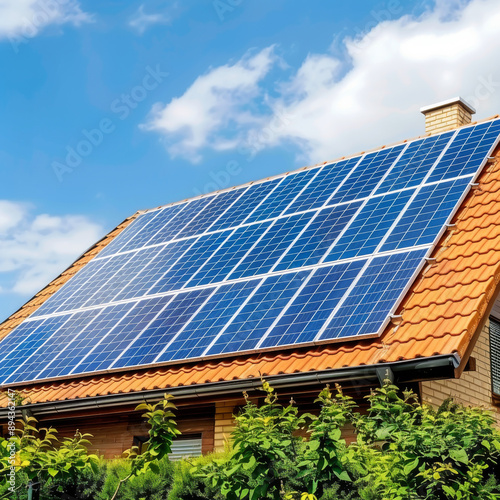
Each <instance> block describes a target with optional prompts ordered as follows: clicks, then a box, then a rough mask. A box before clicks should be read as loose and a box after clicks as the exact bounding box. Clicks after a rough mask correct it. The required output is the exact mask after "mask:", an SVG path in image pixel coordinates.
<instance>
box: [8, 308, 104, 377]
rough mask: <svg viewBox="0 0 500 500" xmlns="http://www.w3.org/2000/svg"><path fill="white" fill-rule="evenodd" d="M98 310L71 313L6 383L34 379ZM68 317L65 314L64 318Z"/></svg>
mask: <svg viewBox="0 0 500 500" xmlns="http://www.w3.org/2000/svg"><path fill="white" fill-rule="evenodd" d="M99 312H100V311H99V310H98V309H91V310H90V311H82V312H77V313H75V314H73V315H72V316H71V317H70V318H69V320H68V321H66V323H64V324H63V325H62V326H61V327H60V328H59V330H58V331H57V335H53V336H52V337H51V338H50V339H48V340H47V341H46V342H45V343H44V344H43V345H41V346H40V347H39V348H38V350H37V351H36V352H34V353H33V354H32V355H31V356H30V358H29V360H28V363H25V364H24V365H21V366H20V367H19V369H18V370H17V371H16V372H14V374H13V375H11V377H10V378H9V380H8V381H6V382H7V383H14V382H17V381H21V380H35V379H36V378H37V376H38V375H39V374H40V372H42V371H43V370H44V369H45V368H46V367H47V365H50V364H51V363H52V361H53V360H54V359H55V358H57V357H58V356H59V355H60V354H61V352H62V351H64V349H66V347H67V346H68V345H69V344H70V343H71V341H72V340H73V339H74V338H75V336H76V335H78V334H79V333H80V332H81V330H82V329H83V328H85V327H86V326H87V323H89V322H90V321H92V319H93V318H94V317H95V316H97V314H98V313H99ZM67 318H68V317H67V316H66V317H65V319H67Z"/></svg>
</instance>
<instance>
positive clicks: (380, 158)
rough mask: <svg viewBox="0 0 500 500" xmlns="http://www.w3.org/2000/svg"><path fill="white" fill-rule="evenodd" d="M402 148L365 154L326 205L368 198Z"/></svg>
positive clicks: (396, 147)
mask: <svg viewBox="0 0 500 500" xmlns="http://www.w3.org/2000/svg"><path fill="white" fill-rule="evenodd" d="M403 148H404V145H402V144H401V145H400V146H395V147H393V148H388V149H381V150H380V151H376V152H375V153H370V154H367V155H366V156H365V157H364V158H363V159H362V160H361V163H360V164H359V165H358V166H357V167H356V168H355V170H354V172H353V174H352V175H351V176H350V177H349V178H348V179H347V181H346V182H345V183H344V184H343V185H342V187H341V188H340V189H339V190H338V191H337V193H336V194H334V195H333V196H332V198H331V199H330V200H328V202H327V204H328V205H334V204H336V203H342V202H345V201H350V200H354V199H357V198H364V197H366V196H369V195H370V194H371V192H372V191H373V190H374V189H375V187H376V186H377V184H378V183H379V182H380V180H381V179H382V177H383V176H384V174H385V173H386V172H387V171H388V170H389V168H390V166H391V165H392V164H393V163H394V161H395V160H396V158H397V157H398V156H399V154H400V153H401V151H402V150H403Z"/></svg>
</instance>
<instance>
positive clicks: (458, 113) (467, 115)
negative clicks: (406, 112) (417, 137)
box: [420, 97, 476, 134]
mask: <svg viewBox="0 0 500 500" xmlns="http://www.w3.org/2000/svg"><path fill="white" fill-rule="evenodd" d="M420 112H421V113H422V114H423V115H424V116H425V132H426V133H429V134H437V133H440V132H444V131H446V130H451V129H454V128H458V127H462V126H463V125H468V124H469V123H470V122H471V121H472V115H473V114H474V113H475V112H476V110H475V109H474V108H473V107H472V106H471V105H470V104H469V103H468V102H466V101H465V100H464V99H462V98H461V97H454V98H453V99H448V100H447V101H441V102H438V103H437V104H431V105H430V106H425V107H423V108H420Z"/></svg>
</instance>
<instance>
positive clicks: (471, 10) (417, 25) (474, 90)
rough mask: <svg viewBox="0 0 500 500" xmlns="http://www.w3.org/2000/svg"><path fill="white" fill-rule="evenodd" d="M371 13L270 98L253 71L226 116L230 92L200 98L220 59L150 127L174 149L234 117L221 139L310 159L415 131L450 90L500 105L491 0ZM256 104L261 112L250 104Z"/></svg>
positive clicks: (192, 144)
mask: <svg viewBox="0 0 500 500" xmlns="http://www.w3.org/2000/svg"><path fill="white" fill-rule="evenodd" d="M399 10H401V8H399ZM371 16H372V18H373V19H371V20H370V21H369V22H368V24H366V26H360V27H359V29H357V30H355V31H356V32H357V33H359V35H358V36H357V37H355V38H345V39H344V40H343V42H342V44H343V46H342V47H341V49H342V50H340V52H341V53H344V54H345V57H340V56H338V55H335V54H337V53H339V51H334V49H333V48H332V49H330V50H329V51H327V52H325V53H321V54H310V55H309V56H308V57H307V58H306V59H305V60H304V61H303V63H302V65H301V66H300V68H299V69H298V70H297V71H296V73H295V74H294V76H293V77H292V78H291V79H290V80H287V81H282V82H277V83H278V89H279V94H278V96H277V97H276V98H275V99H270V98H269V97H266V98H265V99H264V98H262V96H264V95H265V91H264V89H263V88H262V85H260V81H261V78H255V79H254V80H253V86H252V92H248V93H244V92H242V93H234V94H233V95H232V96H231V99H229V103H230V106H229V108H230V111H229V117H230V119H229V120H227V119H225V117H226V116H227V115H226V109H225V107H226V105H227V102H228V100H227V99H225V98H221V99H213V98H212V97H213V94H211V93H210V92H208V95H209V97H210V98H209V100H208V101H209V105H208V106H207V105H206V104H205V101H204V99H203V92H200V87H201V88H202V89H206V88H213V85H208V83H209V80H210V79H211V78H210V77H211V75H217V74H218V73H219V71H222V70H223V69H224V68H228V67H227V66H222V67H221V68H215V69H213V70H211V72H210V73H209V74H207V75H204V76H202V77H199V78H198V79H197V80H196V81H195V82H194V83H193V85H192V86H191V87H190V88H189V89H188V90H187V91H186V92H185V93H184V95H183V96H181V97H180V98H178V99H174V100H173V101H172V102H171V103H170V104H169V105H168V106H167V107H166V108H164V109H163V110H160V112H159V113H158V117H157V121H156V122H155V123H156V127H154V128H156V129H157V130H158V131H161V132H162V133H163V134H164V135H165V136H166V138H167V140H168V141H170V143H169V151H170V153H171V154H176V153H178V152H179V151H181V152H182V151H186V150H190V153H191V154H194V155H197V156H198V157H199V155H200V154H201V152H202V150H203V149H204V148H212V149H221V148H220V147H219V145H220V141H221V140H222V138H224V137H225V136H226V134H227V128H228V126H231V125H232V123H237V124H238V125H239V129H238V132H239V133H238V134H237V135H233V140H232V141H230V142H226V143H225V144H226V146H227V147H228V148H229V147H234V148H248V149H249V150H250V151H253V152H257V151H259V150H261V149H264V148H267V147H273V146H278V145H281V144H283V143H290V142H291V143H293V144H296V145H297V146H298V147H299V149H300V152H301V158H300V159H301V160H304V159H306V160H307V161H310V162H316V161H324V160H328V159H331V158H334V157H337V156H340V155H347V154H351V153H355V152H358V151H359V150H363V149H366V148H370V147H376V146H379V145H382V144H387V143H389V142H393V141H397V140H401V139H404V138H407V137H412V136H415V135H418V134H421V133H422V132H423V117H422V115H420V113H419V108H420V107H422V106H424V105H427V104H432V103H434V102H436V101H440V100H443V99H447V98H450V97H454V96H455V95H461V96H462V97H464V98H465V99H467V100H468V101H470V102H471V103H472V104H473V105H474V106H475V107H476V108H477V110H478V114H477V117H478V118H481V117H486V116H489V115H493V114H496V113H498V112H500V65H498V64H497V61H498V59H499V57H500V36H498V33H499V31H498V26H500V3H499V2H498V0H472V1H470V2H464V1H457V0H455V1H449V0H446V1H444V0H439V1H438V2H437V3H436V4H435V5H434V7H433V8H432V9H428V10H427V11H426V12H425V13H424V14H422V15H421V16H419V17H415V16H402V17H401V15H400V14H399V13H396V12H392V13H391V12H389V11H387V12H385V11H384V12H375V11H372V13H371ZM332 38H333V39H335V34H334V33H332ZM259 87H260V88H259ZM215 95H217V94H215ZM266 106H267V111H266V110H265V107H266ZM259 107H260V109H261V110H262V107H264V111H260V113H256V112H253V113H249V112H248V111H247V110H248V109H255V108H257V109H258V108H259ZM240 110H244V111H243V112H242V113H239V111H240ZM174 111H175V112H174Z"/></svg>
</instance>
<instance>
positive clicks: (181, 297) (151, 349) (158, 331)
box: [113, 288, 214, 368]
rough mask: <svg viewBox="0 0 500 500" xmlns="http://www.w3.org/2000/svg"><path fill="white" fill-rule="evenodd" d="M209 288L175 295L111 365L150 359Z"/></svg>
mask: <svg viewBox="0 0 500 500" xmlns="http://www.w3.org/2000/svg"><path fill="white" fill-rule="evenodd" d="M213 290H214V289H213V288H204V289H202V290H193V291H190V292H186V293H179V294H178V295H176V296H175V297H174V299H173V300H172V301H171V302H170V303H169V304H168V305H167V307H166V308H165V310H164V311H163V312H162V313H161V314H160V315H159V316H158V318H156V319H155V320H154V321H153V322H152V323H151V324H150V325H149V326H148V327H147V328H146V330H145V331H144V332H143V333H142V334H141V336H140V337H139V338H138V339H137V340H136V341H135V342H134V343H133V344H131V345H130V347H129V348H128V349H126V350H125V351H124V352H123V355H122V356H121V357H120V359H118V360H117V361H116V363H114V365H113V368H117V367H124V366H136V365H144V364H148V363H153V362H154V360H155V358H156V357H157V356H158V355H159V354H160V353H161V352H162V351H163V349H164V348H165V347H166V346H167V344H168V343H169V342H170V341H171V340H172V339H173V338H174V336H175V335H176V334H178V333H179V332H180V331H181V329H182V328H183V327H184V325H185V324H186V323H187V322H188V321H189V319H190V318H191V317H192V316H193V315H194V314H195V313H196V311H197V310H198V309H199V308H200V306H201V305H202V304H203V302H204V301H205V300H206V299H207V297H208V296H209V295H210V294H211V293H212V292H213Z"/></svg>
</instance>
